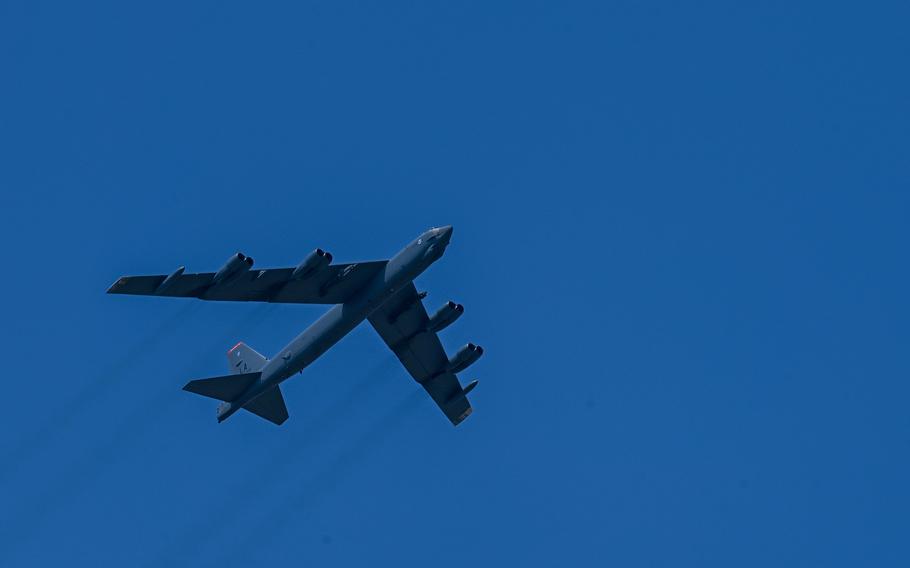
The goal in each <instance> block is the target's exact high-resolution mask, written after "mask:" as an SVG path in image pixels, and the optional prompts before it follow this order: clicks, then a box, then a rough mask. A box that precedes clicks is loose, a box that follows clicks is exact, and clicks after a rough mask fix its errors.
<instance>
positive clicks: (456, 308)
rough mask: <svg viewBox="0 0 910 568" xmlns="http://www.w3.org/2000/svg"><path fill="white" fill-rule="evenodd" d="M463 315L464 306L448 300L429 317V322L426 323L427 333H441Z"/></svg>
mask: <svg viewBox="0 0 910 568" xmlns="http://www.w3.org/2000/svg"><path fill="white" fill-rule="evenodd" d="M463 313H464V306H462V305H461V304H456V303H455V302H453V301H451V300H449V301H448V302H446V303H445V304H443V306H442V307H441V308H439V309H438V310H436V313H435V314H433V315H432V316H431V317H430V321H429V323H427V331H432V332H433V333H436V332H437V331H442V330H443V329H445V328H447V327H449V326H450V325H452V324H453V323H454V322H455V320H457V319H458V318H460V317H461V314H463Z"/></svg>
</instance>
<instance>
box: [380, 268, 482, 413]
mask: <svg viewBox="0 0 910 568" xmlns="http://www.w3.org/2000/svg"><path fill="white" fill-rule="evenodd" d="M420 298H421V296H420V295H418V294H417V289H416V288H415V287H414V284H413V283H411V284H408V285H407V286H406V287H404V288H402V289H401V290H400V291H398V292H397V293H396V294H395V295H394V296H392V297H391V298H390V299H389V300H388V301H386V302H385V303H384V304H383V305H382V307H380V308H379V309H378V310H376V311H375V312H373V314H372V315H371V316H370V317H369V320H370V323H371V324H372V325H373V328H375V329H376V331H377V332H379V336H380V337H382V340H383V341H385V342H386V345H388V346H389V347H390V348H391V349H392V351H393V352H394V353H395V355H396V356H397V357H398V359H399V360H400V361H401V363H402V364H403V365H404V368H405V369H407V371H408V373H410V374H411V376H412V377H414V380H416V381H417V382H418V383H420V385H421V386H422V387H423V388H424V389H426V391H427V393H429V395H430V397H431V398H432V399H433V400H434V401H435V402H436V404H437V405H439V408H440V409H441V410H442V412H443V413H444V414H445V415H446V417H447V418H448V419H449V420H451V421H452V424H454V425H456V426H457V425H458V424H459V423H461V421H463V420H464V419H465V418H467V417H468V415H470V414H471V403H470V402H468V399H467V396H465V395H466V394H467V390H470V388H471V386H470V385H469V388H468V389H467V390H465V389H463V388H462V386H461V383H460V382H459V381H458V377H457V376H455V374H454V373H452V372H449V371H448V369H449V358H448V356H447V355H446V352H445V349H443V347H442V343H440V341H439V336H437V335H436V334H435V333H433V332H430V331H425V330H426V328H427V324H428V323H429V319H430V318H429V316H428V315H427V311H426V309H425V308H424V306H423V302H421V301H420Z"/></svg>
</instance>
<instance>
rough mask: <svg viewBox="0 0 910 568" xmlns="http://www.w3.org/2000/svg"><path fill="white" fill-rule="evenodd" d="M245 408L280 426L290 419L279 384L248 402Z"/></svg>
mask: <svg viewBox="0 0 910 568" xmlns="http://www.w3.org/2000/svg"><path fill="white" fill-rule="evenodd" d="M243 408H245V409H246V410H249V411H250V412H252V413H253V414H255V415H256V416H259V417H261V418H265V419H266V420H268V421H269V422H272V423H273V424H277V425H279V426H281V425H282V424H283V423H284V421H285V420H287V419H288V407H287V406H285V405H284V397H283V396H281V390H279V389H278V387H277V386H276V387H274V388H271V389H269V390H267V391H265V392H264V393H262V394H261V395H259V396H257V397H256V398H254V399H253V400H251V401H250V402H248V403H246V404H245V405H244V407H243Z"/></svg>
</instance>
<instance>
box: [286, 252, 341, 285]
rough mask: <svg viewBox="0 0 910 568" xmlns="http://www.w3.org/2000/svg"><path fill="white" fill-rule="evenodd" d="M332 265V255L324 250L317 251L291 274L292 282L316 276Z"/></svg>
mask: <svg viewBox="0 0 910 568" xmlns="http://www.w3.org/2000/svg"><path fill="white" fill-rule="evenodd" d="M331 263H332V255H331V254H330V253H328V252H326V251H324V250H322V249H316V250H314V251H313V252H311V253H310V254H308V255H307V257H306V258H304V259H303V260H302V261H300V264H298V265H297V268H295V269H294V272H293V273H292V274H291V280H303V279H304V278H306V277H307V276H310V275H311V274H315V273H316V272H318V271H320V270H322V269H323V268H325V267H326V266H328V265H329V264H331Z"/></svg>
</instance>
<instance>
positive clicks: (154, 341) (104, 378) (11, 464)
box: [0, 304, 199, 480]
mask: <svg viewBox="0 0 910 568" xmlns="http://www.w3.org/2000/svg"><path fill="white" fill-rule="evenodd" d="M198 309H199V304H187V305H185V306H183V307H181V308H180V309H179V310H177V312H176V313H174V314H173V315H171V316H170V317H168V318H166V319H165V320H164V321H162V322H161V323H159V324H158V326H157V327H155V328H154V329H153V330H152V331H150V332H149V333H147V334H146V336H145V337H144V338H143V339H142V340H141V341H139V342H137V343H135V344H134V345H133V346H132V347H131V348H129V349H128V350H127V351H126V353H125V354H123V355H122V356H121V357H119V358H118V359H116V360H115V361H114V362H113V363H111V364H110V367H109V368H108V369H107V370H104V371H102V372H101V373H99V374H97V375H95V377H94V379H93V380H90V381H88V382H87V383H86V384H84V385H83V386H82V388H81V389H80V390H79V391H78V392H76V393H75V394H74V395H73V396H72V397H70V398H69V399H68V400H67V401H66V402H64V403H63V404H62V405H61V406H60V409H58V410H57V411H55V412H51V413H49V414H48V415H47V416H49V419H48V420H45V421H44V422H43V423H42V424H41V425H40V427H39V428H38V429H37V430H34V431H32V432H31V433H29V434H27V435H25V436H23V437H22V438H20V439H19V442H18V443H17V444H16V445H15V446H14V447H13V448H12V449H11V450H9V451H8V452H7V453H6V456H5V457H4V467H3V469H2V470H0V480H4V479H6V478H7V476H9V475H11V474H12V473H14V472H15V471H16V469H17V468H18V467H21V465H22V463H23V462H26V461H28V460H29V459H30V458H31V457H32V456H34V455H35V453H37V452H39V451H41V450H42V449H44V448H45V447H46V446H47V444H48V443H49V442H50V441H52V440H53V439H54V438H55V435H57V434H59V433H60V432H65V431H68V430H69V429H70V427H71V426H72V423H73V421H74V420H75V419H76V418H78V417H79V416H80V415H82V414H83V413H84V412H85V409H86V408H87V407H88V406H89V404H90V403H91V402H92V401H94V400H95V399H97V398H98V397H99V396H100V395H101V394H102V393H103V392H104V391H106V390H107V389H108V388H110V387H111V386H113V385H114V384H115V383H116V382H117V380H119V379H121V378H122V377H123V375H124V373H125V372H126V370H127V369H128V368H129V367H130V366H132V365H133V364H134V363H135V362H136V361H137V360H139V359H140V358H142V357H144V356H147V355H148V354H149V353H150V352H151V351H152V349H153V348H155V347H157V346H158V345H160V344H161V343H162V342H163V341H164V340H165V339H166V338H167V337H168V333H167V332H169V331H171V330H173V329H174V328H175V327H176V326H178V325H179V324H180V323H181V322H182V321H184V320H185V319H186V318H187V317H189V316H190V315H192V313H193V312H195V311H196V310H198Z"/></svg>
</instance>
